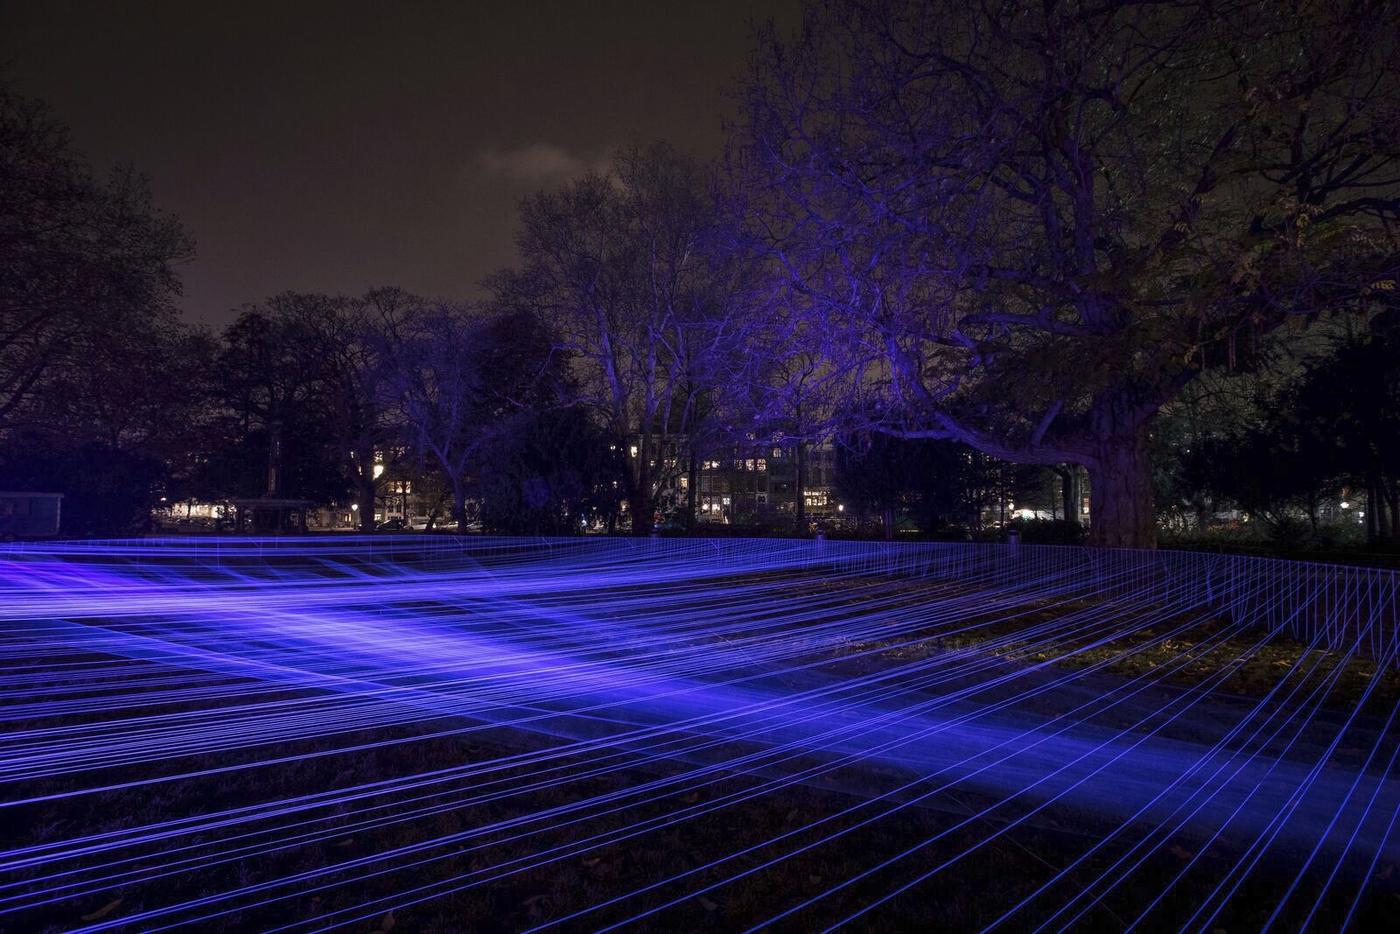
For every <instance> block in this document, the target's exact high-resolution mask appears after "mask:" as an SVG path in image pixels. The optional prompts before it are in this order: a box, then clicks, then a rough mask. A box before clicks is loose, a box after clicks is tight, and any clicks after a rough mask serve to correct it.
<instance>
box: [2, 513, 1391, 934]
mask: <svg viewBox="0 0 1400 934" xmlns="http://www.w3.org/2000/svg"><path fill="white" fill-rule="evenodd" d="M1397 607H1400V583H1397V578H1396V575H1395V574H1393V573H1390V572H1385V571H1375V570H1367V569H1356V568H1337V567H1328V566H1322V565H1309V564H1301V563H1295V562H1283V561H1269V560H1265V559H1254V558H1232V557H1225V556H1218V555H1193V554H1187V553H1170V552H1157V553H1145V552H1144V553H1135V552H1113V551H1090V550H1084V549H1074V548H1051V547H1034V546H1011V547H1008V546H994V545H968V544H932V543H930V544H894V545H886V544H871V543H844V542H804V541H758V540H740V539H735V540H723V541H706V540H692V539H686V540H666V539H663V540H620V539H602V538H574V539H554V540H540V539H490V538H480V539H462V540H458V539H448V538H433V537H410V536H405V537H394V538H334V539H331V538H319V539H276V540H258V539H239V540H228V539H223V540H221V539H203V540H199V539H169V540H143V541H115V542H95V543H47V544H42V545H12V546H8V547H6V548H4V549H0V659H3V666H0V724H3V727H0V729H3V735H2V736H0V751H3V754H0V823H2V824H4V825H5V826H8V827H12V828H14V827H18V828H20V830H19V831H18V832H12V833H9V834H7V835H6V838H5V842H4V844H3V845H4V847H5V848H4V849H3V851H0V927H3V928H7V929H8V928H16V929H20V928H29V927H36V926H42V925H45V924H51V925H55V926H61V927H65V928H76V929H81V930H90V931H100V930H143V931H145V930H164V929H168V928H175V927H185V926H189V925H196V924H198V925H215V926H217V925H223V926H226V927H230V928H243V927H253V928H258V929H265V930H323V929H328V928H334V927H341V926H347V925H361V926H363V924H364V923H366V922H372V921H373V920H374V919H376V918H385V917H391V916H392V915H393V914H394V913H395V912H406V913H412V912H415V911H422V910H428V909H430V908H431V906H433V905H438V906H443V905H466V904H473V905H480V904H482V902H481V901H480V900H481V899H485V900H487V902H489V901H490V900H491V899H496V900H497V901H499V900H500V899H501V898H503V897H505V896H504V895H502V893H505V892H510V893H512V895H511V897H515V896H516V895H517V894H518V893H520V892H528V891H532V890H533V889H547V888H548V886H549V885H550V880H551V879H552V878H553V876H552V874H559V873H565V874H567V873H577V872H581V871H583V869H581V868H580V867H584V868H588V869H591V868H592V867H595V866H598V865H600V864H605V865H608V866H612V865H614V864H617V865H624V864H626V865H627V866H628V868H627V871H625V872H624V871H620V870H619V871H617V872H615V873H612V874H610V875H605V876H599V877H598V878H594V877H592V876H590V877H589V878H590V879H591V880H592V881H591V882H590V884H589V886H587V887H578V888H576V889H571V890H570V891H568V892H566V893H557V892H556V893H554V894H552V895H551V896H550V901H549V907H548V909H547V910H535V909H532V911H534V913H533V914H531V913H529V912H526V913H524V914H521V915H520V917H519V918H518V919H517V920H515V921H513V922H510V924H512V925H513V926H520V927H534V928H541V929H544V928H555V927H565V928H568V929H581V928H588V929H610V928H616V927H623V926H627V925H631V924H640V923H644V922H653V923H660V924H662V925H663V926H674V925H676V924H681V925H684V924H685V923H686V921H685V919H687V918H691V917H693V912H695V911H699V910H711V909H699V908H697V907H696V906H697V905H703V904H706V903H709V904H714V902H713V901H712V900H726V899H727V900H729V901H731V902H733V903H735V904H742V905H744V909H743V914H742V916H732V917H726V918H725V920H724V923H723V925H722V926H725V927H734V928H753V929H757V928H760V927H764V926H766V925H776V926H782V925H791V926H794V927H797V928H801V929H808V928H812V927H817V928H828V927H836V926H842V925H845V924H848V923H852V922H855V921H856V920H857V919H867V918H879V917H882V916H885V917H905V916H904V915H900V914H898V913H899V912H901V911H910V910H912V909H910V908H909V906H908V905H906V904H904V897H905V896H907V895H909V894H912V893H920V895H919V900H920V902H921V903H922V904H923V906H924V910H925V911H927V912H932V913H931V914H927V915H925V916H924V917H927V918H933V917H936V916H937V905H938V898H939V894H938V893H939V892H942V891H946V889H945V888H944V887H945V886H954V887H957V886H959V885H960V884H962V883H960V882H959V879H962V878H963V877H964V875H967V874H972V875H976V874H977V873H980V872H983V871H985V870H984V868H979V867H985V866H986V865H988V864H996V865H999V863H998V862H997V861H1003V862H1005V861H1007V860H1011V861H1013V862H1015V864H1016V865H1017V867H1018V868H1017V870H1016V875H1015V877H1014V878H1008V879H1005V880H1002V881H1001V882H1000V883H999V884H1000V885H1001V886H1002V888H1000V889H998V890H995V891H992V892H989V894H987V896H986V903H985V904H981V905H973V906H964V907H961V908H959V909H958V910H959V911H960V912H962V914H960V915H959V916H958V917H959V918H960V919H961V922H960V923H962V924H963V925H965V926H970V927H986V928H989V929H990V928H998V927H1006V928H1008V929H1021V928H1037V929H1040V928H1044V929H1051V928H1053V929H1060V928H1063V927H1065V926H1094V925H1095V924H1109V925H1112V926H1122V927H1131V926H1138V925H1142V926H1152V927H1162V926H1167V927H1187V928H1191V929H1198V928H1199V929H1205V930H1210V929H1212V928H1215V927H1218V926H1225V927H1229V928H1231V929H1233V928H1234V927H1237V926H1264V925H1274V926H1281V927H1287V928H1297V927H1306V926H1309V925H1313V926H1319V927H1335V926H1337V925H1339V924H1341V923H1342V922H1343V921H1344V920H1348V919H1350V920H1351V922H1352V923H1358V919H1360V918H1363V917H1369V916H1370V915H1369V914H1368V913H1373V912H1375V911H1377V910H1378V909H1377V908H1376V905H1377V904H1379V902H1378V899H1381V898H1382V896H1386V895H1388V894H1389V893H1393V892H1395V891H1397V885H1400V879H1395V878H1394V873H1393V868H1387V867H1393V866H1394V865H1395V864H1396V863H1397V862H1400V839H1397V837H1396V835H1395V834H1394V832H1393V830H1394V825H1395V822H1396V816H1397V814H1400V774H1397V764H1400V731H1397V729H1396V726H1397V722H1400V717H1397V711H1398V710H1400V708H1398V707H1397V704H1400V689H1398V688H1400V677H1397V660H1398V659H1400V642H1398V641H1397V632H1400V624H1398V623H1397V619H1400V614H1398V613H1397ZM779 814H781V815H785V816H784V817H782V819H781V820H778V819H776V815H779ZM643 852H648V853H657V852H659V853H663V854H665V858H664V859H658V858H653V859H652V861H651V862H650V863H649V862H647V861H646V860H641V861H637V860H634V859H632V857H631V856H630V855H629V854H636V853H643ZM629 860H631V862H629ZM605 861H606V862H605ZM633 863H636V864H635V865H634V864H633ZM960 874H963V875H960ZM597 875H598V874H597V873H594V876H597ZM972 875H969V876H968V878H971V877H972ZM773 880H779V881H778V882H776V883H775V882H774V881H773ZM532 887H533V888H532ZM755 893H760V894H761V897H760V895H759V894H755ZM530 897H533V896H526V899H525V900H526V901H528V899H529V898H530ZM472 899H477V900H478V901H472ZM415 906H416V907H415ZM901 906H903V907H901ZM458 910H459V909H458V908H454V909H453V911H458ZM461 910H464V909H461ZM687 912H690V913H691V914H687ZM890 913H894V914H890Z"/></svg>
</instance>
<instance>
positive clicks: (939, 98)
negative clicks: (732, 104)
mask: <svg viewBox="0 0 1400 934" xmlns="http://www.w3.org/2000/svg"><path fill="white" fill-rule="evenodd" d="M1395 16H1396V10H1395V7H1394V6H1393V5H1392V4H1389V3H1385V2H1375V3H1361V4H1350V5H1340V6H1339V5H1333V4H1300V5H1295V6H1293V7H1290V8H1289V11H1288V12H1287V13H1286V14H1285V13H1284V12H1283V11H1281V10H1280V9H1278V8H1277V7H1276V6H1274V5H1272V4H1259V3H1249V2H1227V3H1192V2H1183V3H1169V4H1163V3H1154V2H1144V3H1136V2H1123V3H1108V4H1095V3H1060V4H1023V3H999V2H996V3H993V2H989V3H981V2H974V3H966V4H965V3H932V4H928V3H903V2H877V3H870V4H849V3H842V2H829V3H828V2H820V3H815V4H811V5H810V6H809V7H808V8H807V18H806V21H805V23H804V26H803V28H802V30H801V32H800V34H799V35H797V36H796V37H795V38H791V39H788V38H785V37H782V36H780V35H779V34H778V33H776V32H769V33H768V34H767V35H766V36H765V37H764V40H763V41H762V43H761V45H760V49H759V51H758V53H757V55H756V57H755V59H754V62H753V65H752V71H751V74H750V76H749V78H748V80H747V81H746V82H745V84H744V92H743V96H742V104H743V116H742V119H741V121H740V127H739V132H738V133H737V135H736V141H735V146H734V151H733V153H732V157H731V163H732V166H733V171H734V174H735V176H736V177H737V178H740V179H742V180H743V181H742V182H741V183H740V188H741V189H742V190H744V191H745V192H746V196H745V197H744V198H743V199H742V212H743V213H744V215H745V216H746V218H747V220H748V222H749V227H750V229H751V231H752V233H753V235H754V237H755V239H756V241H757V242H758V243H759V244H760V245H761V248H762V249H764V250H765V251H766V252H767V255H769V257H770V259H771V261H772V263H773V265H774V267H775V269H777V270H778V272H779V273H780V274H781V275H782V276H783V277H785V278H786V279H787V280H788V283H789V286H790V289H789V301H790V302H791V303H793V304H795V305H798V306H800V307H801V308H802V309H804V313H805V314H808V315H810V316H812V317H813V319H814V320H818V321H820V322H821V325H820V327H821V329H822V331H823V333H824V334H826V335H827V339H826V342H825V345H824V349H825V350H826V351H827V352H828V353H829V356H830V363H831V365H832V366H833V367H836V368H838V369H840V370H842V371H844V372H845V373H846V374H847V375H848V379H849V381H850V387H851V389H850V391H851V393H852V394H853V395H859V396H862V397H864V399H863V402H862V403H861V404H860V405H859V406H857V410H858V411H860V412H861V413H862V414H863V416H864V418H865V419H866V420H867V421H868V422H869V423H872V424H875V425H878V426H879V427H881V428H883V429H884V430H887V431H890V432H895V433H898V434H901V435H903V436H905V437H937V438H952V439H957V440H960V441H963V442H966V443H968V444H971V445H973V446H974V447H977V448H979V449H981V450H983V451H986V452H988V453H991V454H994V455H997V456H1000V457H1004V458H1007V459H1010V460H1014V461H1019V462H1023V463H1049V464H1055V463H1076V464H1082V465H1083V466H1084V467H1085V468H1087V470H1088V472H1089V475H1090V485H1091V488H1092V495H1093V497H1094V508H1093V511H1092V520H1093V530H1092V539H1093V540H1094V541H1096V542H1098V543H1100V544H1105V545H1132V546H1139V545H1150V544H1151V543H1152V542H1153V540H1154V534H1155V533H1154V514H1153V508H1152V489H1151V463H1150V453H1149V447H1150V444H1149V439H1150V434H1151V430H1152V428H1151V426H1152V421H1153V418H1154V416H1155V415H1156V413H1157V412H1158V411H1159V410H1160V409H1161V408H1162V406H1164V405H1166V404H1168V403H1169V402H1170V401H1171V400H1172V399H1173V398H1174V397H1175V396H1176V395H1177V394H1178V393H1179V392H1180V390H1181V389H1182V387H1183V386H1185V385H1186V384H1187V383H1189V382H1190V381H1191V380H1192V379H1193V378H1194V377H1195V376H1196V375H1197V374H1198V373H1200V372H1201V371H1202V370H1203V369H1206V368H1210V367H1215V366H1220V365H1231V366H1234V365H1241V364H1242V363H1244V362H1246V361H1247V360H1248V359H1249V357H1250V354H1251V353H1252V350H1253V348H1254V344H1255V341H1256V340H1257V339H1258V338H1259V337H1260V335H1263V334H1266V333H1268V332H1269V331H1271V330H1273V329H1275V328H1278V327H1280V326H1282V325H1284V324H1285V323H1287V322H1298V321H1301V320H1303V319H1309V318H1312V317H1315V316H1318V315H1324V314H1329V313H1334V312H1342V311H1357V312H1369V311H1374V310H1376V309H1379V308H1383V307H1391V306H1393V303H1394V301H1395V299H1394V296H1395V295H1396V294H1400V293H1397V292H1396V290H1395V283H1396V280H1397V271H1398V270H1397V259H1396V257H1397V249H1396V243H1395V223H1396V220H1397V218H1398V216H1400V215H1398V213H1397V212H1400V197H1397V190H1398V189H1397V184H1400V174H1397V167H1398V166H1400V163H1398V162H1397V155H1400V138H1397V136H1396V125H1397V124H1396V119H1395V115H1396V109H1395V101H1396V99H1397V95H1400V69H1397V64H1396V55H1395V32H1394V29H1393V28H1391V27H1390V26H1389V24H1391V23H1393V22H1394V21H1395Z"/></svg>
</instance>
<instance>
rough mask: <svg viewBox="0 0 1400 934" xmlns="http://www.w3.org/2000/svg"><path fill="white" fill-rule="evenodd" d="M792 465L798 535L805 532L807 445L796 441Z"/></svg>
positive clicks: (794, 507)
mask: <svg viewBox="0 0 1400 934" xmlns="http://www.w3.org/2000/svg"><path fill="white" fill-rule="evenodd" d="M793 460H794V465H793V470H794V472H793V475H792V496H793V509H794V512H795V514H796V521H795V523H794V524H795V525H796V531H797V534H798V535H806V534H807V478H806V472H807V445H806V444H804V443H803V442H801V441H798V442H797V448H796V450H795V451H794V457H793Z"/></svg>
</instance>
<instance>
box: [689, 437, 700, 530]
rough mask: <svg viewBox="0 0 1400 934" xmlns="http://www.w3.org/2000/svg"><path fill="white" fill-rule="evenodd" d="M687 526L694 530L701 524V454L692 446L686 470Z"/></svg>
mask: <svg viewBox="0 0 1400 934" xmlns="http://www.w3.org/2000/svg"><path fill="white" fill-rule="evenodd" d="M685 476H686V479H685V524H686V527H687V528H690V529H693V528H695V527H696V526H698V525H699V524H700V512H699V502H700V452H699V451H697V450H696V449H695V446H694V445H691V446H690V461H689V463H687V464H686V468H685Z"/></svg>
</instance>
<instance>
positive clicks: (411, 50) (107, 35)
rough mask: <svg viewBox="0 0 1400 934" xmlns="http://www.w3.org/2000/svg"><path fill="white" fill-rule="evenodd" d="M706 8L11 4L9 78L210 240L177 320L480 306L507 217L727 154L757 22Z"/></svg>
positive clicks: (769, 0) (503, 244)
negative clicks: (595, 173)
mask: <svg viewBox="0 0 1400 934" xmlns="http://www.w3.org/2000/svg"><path fill="white" fill-rule="evenodd" d="M797 6H798V0H763V2H752V3H749V2H742V0H707V2H703V3H662V2H653V3H646V2H641V3H628V2H621V0H617V2H586V3H585V2H572V3H569V2H564V3H541V2H528V0H526V2H518V3H504V4H484V3H477V4H471V3H466V4H462V3H384V2H382V0H380V2H373V3H362V2H340V3H307V2H297V3H249V2H240V3H224V4H219V5H215V4H206V3H190V2H188V0H184V2H124V3H107V2H90V3H66V2H55V0H46V2H29V3H6V4H0V62H8V68H7V71H8V73H9V77H10V78H11V80H13V81H14V82H15V83H16V84H17V85H18V88H19V90H20V92H21V93H23V94H26V95H29V96H33V97H40V98H43V99H44V100H46V101H48V102H49V104H50V105H52V107H53V108H54V110H55V112H56V114H57V116H58V118H59V119H60V120H62V121H63V122H65V123H67V124H68V125H69V126H70V127H71V128H72V130H73V135H74V139H75V142H76V143H77V146H78V147H79V148H80V149H81V150H82V151H84V152H85V153H87V154H88V156H89V157H90V158H91V159H92V161H93V163H94V164H95V165H97V166H106V165H110V164H112V163H114V162H130V163H132V164H134V165H136V166H137V167H138V168H139V169H141V170H142V171H144V172H146V173H147V174H149V175H150V176H151V180H152V186H153V189H154V191H155V195H156V199H157V203H158V204H159V205H160V206H161V207H163V208H164V209H166V210H169V211H172V212H174V213H176V214H178V215H179V216H180V217H181V219H183V220H184V221H185V223H186V224H187V225H188V226H189V227H190V228H191V229H192V231H193V233H194V235H195V237H196V238H197V240H198V256H197V257H196V259H195V260H194V261H193V262H192V263H190V264H189V265H188V266H187V267H185V269H184V281H185V296H184V299H183V307H184V309H185V312H186V314H187V315H188V316H189V317H190V318H191V319H192V320H196V321H203V322H207V323H209V324H212V325H215V326H218V325H222V324H224V323H227V322H228V321H230V320H231V319H232V309H235V308H237V307H238V306H239V305H241V304H243V303H245V302H251V301H256V300H258V299H261V298H263V297H265V296H267V295H270V294H273V293H275V292H279V291H283V290H285V289H303V290H322V291H331V292H347V293H355V292H360V291H363V290H364V289H365V288H368V287H372V286H375V285H385V284H392V285H400V286H403V287H404V288H407V289H410V290H412V291H415V292H418V293H421V294H424V295H428V296H439V295H440V296H449V297H471V296H472V295H474V294H476V292H477V290H476V285H475V284H476V282H477V281H478V280H480V279H481V277H482V276H484V275H485V274H487V273H489V272H491V271H492V270H494V269H497V268H499V267H500V266H502V265H505V264H508V263H509V262H511V260H512V257H513V252H514V250H513V245H512V231H513V223H514V210H515V203H516V200H517V199H518V198H519V197H520V196H521V195H522V194H525V193H527V192H529V191H532V190H535V189H538V188H541V187H549V186H552V185H555V184H558V183H559V182H561V181H563V180H566V179H567V178H568V177H570V176H571V175H575V174H577V173H579V172H581V171H583V170H585V169H586V168H587V167H589V166H593V165H598V164H600V163H602V162H603V160H605V159H606V158H607V155H608V153H609V152H610V151H611V150H613V149H614V148H615V147H617V146H618V145H621V144H625V143H627V142H630V141H633V140H639V141H647V140H651V139H667V140H670V141H671V142H673V143H674V144H676V145H677V146H679V147H681V148H683V149H687V150H690V151H692V152H696V153H698V154H702V155H710V154H713V153H715V152H717V151H718V149H719V147H720V144H721V139H722V132H721V120H722V117H723V116H724V115H725V114H726V113H728V112H730V111H731V104H730V102H729V99H728V97H727V92H728V89H729V87H730V86H731V85H732V82H733V80H734V78H735V77H736V75H737V74H738V72H739V70H740V68H741V67H742V64H743V61H744V58H745V55H746V53H747V50H748V47H749V44H750V29H751V25H752V23H753V22H754V21H755V20H756V19H764V18H769V17H772V18H775V19H776V20H777V21H778V22H779V24H780V25H790V24H792V23H794V22H795V21H796V19H797Z"/></svg>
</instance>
